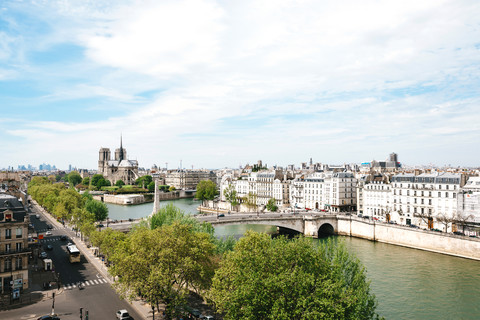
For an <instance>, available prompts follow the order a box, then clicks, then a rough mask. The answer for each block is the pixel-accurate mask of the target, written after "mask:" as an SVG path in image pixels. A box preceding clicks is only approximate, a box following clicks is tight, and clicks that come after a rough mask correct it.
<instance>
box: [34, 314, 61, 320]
mask: <svg viewBox="0 0 480 320" xmlns="http://www.w3.org/2000/svg"><path fill="white" fill-rule="evenodd" d="M37 320H60V318H59V317H57V316H56V315H51V314H47V315H45V316H41V317H39V318H37Z"/></svg>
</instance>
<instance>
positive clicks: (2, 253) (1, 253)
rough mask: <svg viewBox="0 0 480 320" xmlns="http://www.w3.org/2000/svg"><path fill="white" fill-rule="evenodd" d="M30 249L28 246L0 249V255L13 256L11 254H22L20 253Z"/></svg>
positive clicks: (27, 251)
mask: <svg viewBox="0 0 480 320" xmlns="http://www.w3.org/2000/svg"><path fill="white" fill-rule="evenodd" d="M31 251H32V250H31V249H30V248H23V249H21V250H14V249H13V250H8V251H0V256H2V257H4V256H13V255H17V254H22V253H29V252H31Z"/></svg>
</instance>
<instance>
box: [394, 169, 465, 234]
mask: <svg viewBox="0 0 480 320" xmlns="http://www.w3.org/2000/svg"><path fill="white" fill-rule="evenodd" d="M461 180H462V179H461V174H458V173H439V172H433V173H422V174H419V175H416V174H414V173H402V174H398V175H395V176H393V177H392V182H391V188H392V199H393V203H392V204H391V205H392V207H391V210H392V219H394V220H397V219H398V221H397V222H398V223H401V224H407V225H410V224H415V225H419V226H423V227H429V228H438V229H444V230H445V231H451V227H452V226H451V224H450V225H449V224H448V222H447V220H449V219H450V220H453V219H454V217H455V215H456V213H457V194H458V192H459V191H460V186H461ZM442 221H444V222H442Z"/></svg>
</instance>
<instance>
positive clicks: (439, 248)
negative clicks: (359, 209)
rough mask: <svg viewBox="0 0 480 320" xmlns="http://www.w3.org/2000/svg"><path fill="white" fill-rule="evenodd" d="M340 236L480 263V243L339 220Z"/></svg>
mask: <svg viewBox="0 0 480 320" xmlns="http://www.w3.org/2000/svg"><path fill="white" fill-rule="evenodd" d="M336 231H337V233H338V234H339V235H346V236H352V237H357V238H362V239H368V240H374V241H379V242H385V243H388V244H394V245H399V246H404V247H409V248H415V249H420V250H427V251H432V252H437V253H443V254H448V255H453V256H457V257H462V258H468V259H475V260H480V239H478V238H469V237H465V236H457V235H453V234H446V233H440V232H433V231H427V230H423V229H416V228H410V227H406V226H400V225H391V224H387V223H376V222H374V221H371V220H362V219H356V218H352V219H349V218H347V217H345V218H343V217H339V220H338V229H337V230H336Z"/></svg>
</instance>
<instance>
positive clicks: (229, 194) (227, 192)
mask: <svg viewBox="0 0 480 320" xmlns="http://www.w3.org/2000/svg"><path fill="white" fill-rule="evenodd" d="M223 194H224V196H225V200H227V202H230V206H231V208H232V210H233V207H235V206H237V205H238V198H237V190H235V187H234V186H233V184H229V185H228V186H227V187H226V188H225V189H224V190H223Z"/></svg>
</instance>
